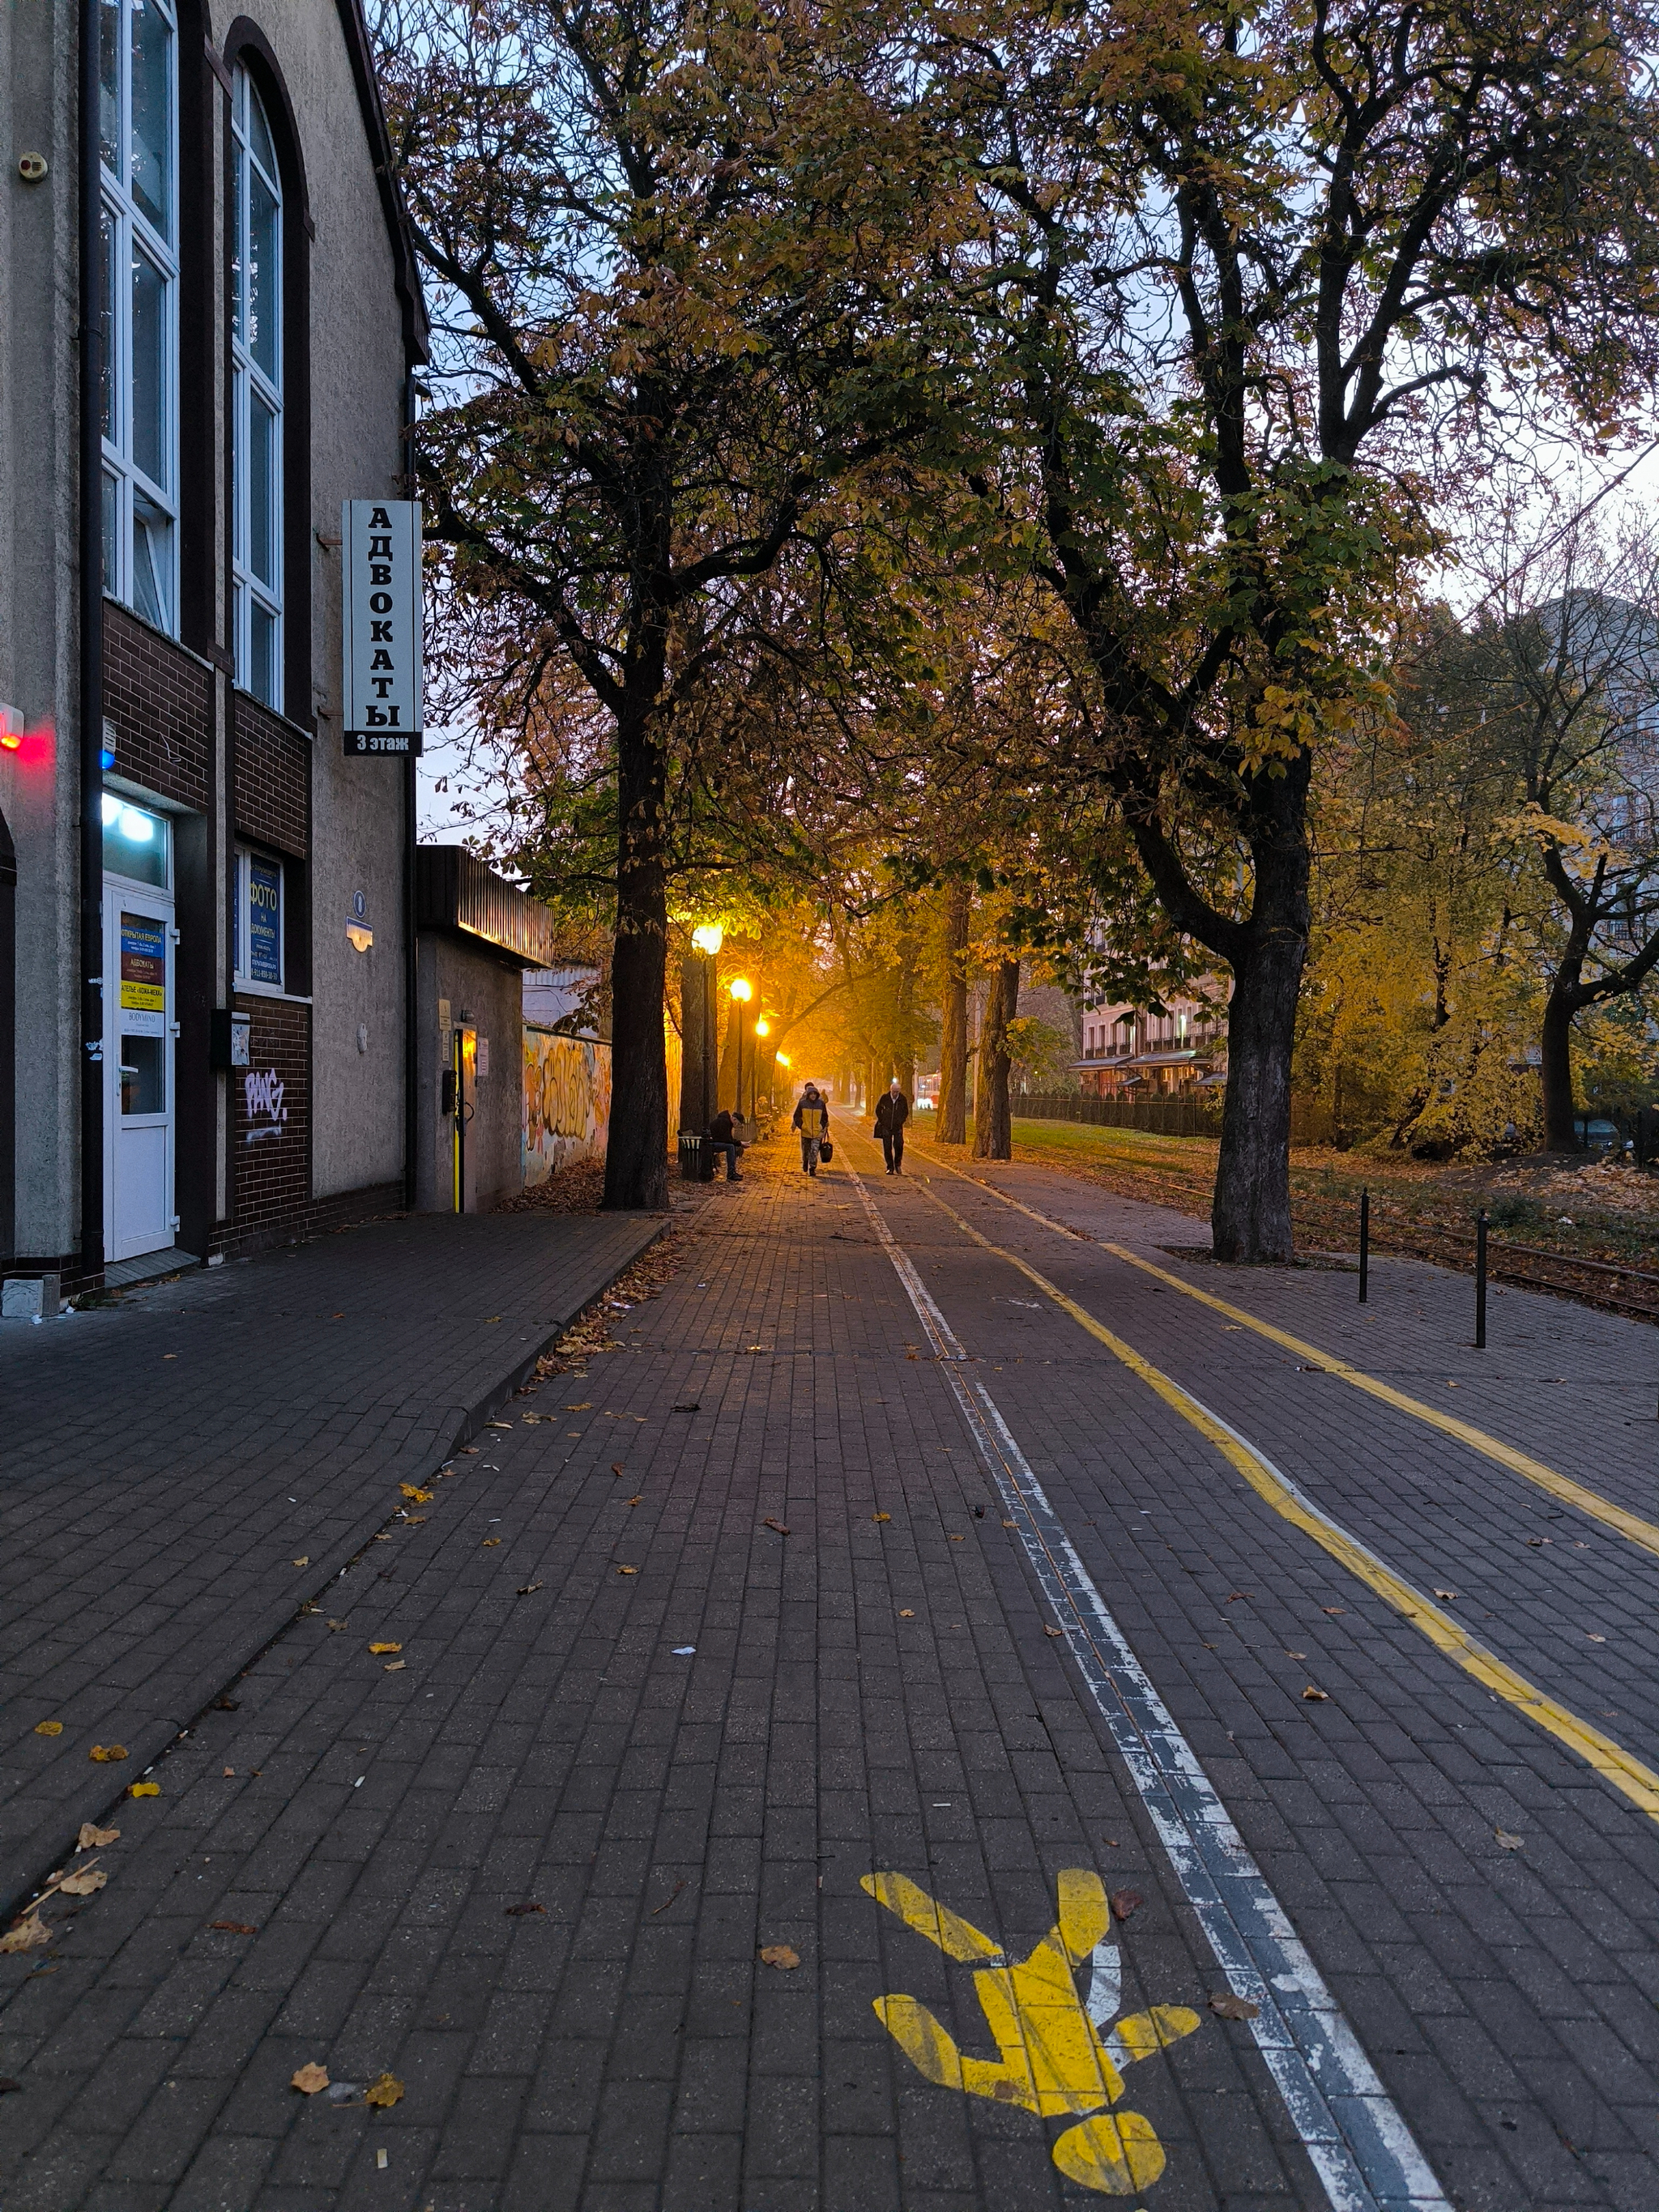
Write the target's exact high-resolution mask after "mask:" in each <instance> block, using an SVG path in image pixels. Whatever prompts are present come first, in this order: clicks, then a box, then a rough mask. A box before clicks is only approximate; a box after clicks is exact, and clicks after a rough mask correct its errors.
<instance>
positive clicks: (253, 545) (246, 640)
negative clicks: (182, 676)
mask: <svg viewBox="0 0 1659 2212" xmlns="http://www.w3.org/2000/svg"><path fill="white" fill-rule="evenodd" d="M231 128H232V133H233V138H234V189H233V197H232V207H231V225H232V228H231V284H232V294H233V300H232V328H231V359H232V371H233V385H234V390H233V396H232V405H233V414H232V418H231V451H232V457H233V465H234V490H235V502H234V542H233V553H232V564H231V567H232V576H233V580H234V599H235V605H234V625H235V629H234V635H235V644H236V681H237V682H238V683H239V684H240V685H241V686H242V688H243V689H244V690H247V691H251V692H252V693H253V695H254V696H255V697H256V698H258V699H263V700H264V701H265V702H266V704H267V705H269V706H272V707H276V708H280V707H281V705H282V703H283V699H282V693H283V186H282V179H281V176H280V174H279V173H278V170H277V167H276V147H275V146H274V145H273V143H272V142H271V135H270V120H269V118H267V116H266V114H265V110H264V102H263V101H262V100H260V98H259V93H258V87H257V86H256V85H255V83H254V82H253V80H252V77H251V76H249V74H248V72H247V70H246V66H239V67H238V69H237V70H236V76H235V91H234V97H233V100H232V103H231Z"/></svg>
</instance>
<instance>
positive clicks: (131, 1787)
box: [127, 1782, 161, 1797]
mask: <svg viewBox="0 0 1659 2212" xmlns="http://www.w3.org/2000/svg"><path fill="white" fill-rule="evenodd" d="M127 1795H128V1796H129V1797H159V1796H161V1784H160V1783H159V1782H129V1783H128V1784H127Z"/></svg>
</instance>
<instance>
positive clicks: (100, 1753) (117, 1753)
mask: <svg viewBox="0 0 1659 2212" xmlns="http://www.w3.org/2000/svg"><path fill="white" fill-rule="evenodd" d="M126 1755H127V1747H126V1746H125V1744H124V1743H95V1744H94V1746H93V1747H92V1749H91V1750H90V1751H89V1752H88V1753H87V1757H88V1759H97V1760H98V1762H99V1763H100V1765H108V1764H109V1763H110V1762H111V1761H112V1760H113V1759H125V1757H126Z"/></svg>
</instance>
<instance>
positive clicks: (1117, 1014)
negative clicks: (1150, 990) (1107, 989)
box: [1073, 983, 1227, 1098]
mask: <svg viewBox="0 0 1659 2212" xmlns="http://www.w3.org/2000/svg"><path fill="white" fill-rule="evenodd" d="M1073 1073H1075V1074H1076V1076H1077V1078H1078V1081H1079V1085H1080V1086H1081V1087H1082V1089H1083V1090H1085V1091H1088V1092H1090V1093H1091V1094H1092V1095H1093V1096H1094V1097H1099V1098H1170V1097H1179V1096H1181V1095H1182V1094H1183V1093H1185V1092H1188V1091H1205V1090H1212V1089H1219V1087H1220V1086H1221V1085H1223V1084H1225V1081H1226V1076H1227V1038H1226V1030H1225V997H1224V995H1223V990H1222V987H1221V986H1220V985H1219V984H1218V985H1216V986H1214V987H1213V988H1212V987H1210V986H1208V985H1207V984H1203V983H1200V984H1199V985H1198V986H1196V987H1194V990H1193V992H1191V993H1190V994H1186V993H1182V994H1175V995H1173V996H1171V997H1170V998H1169V999H1168V1000H1165V1001H1161V1002H1160V1004H1159V1006H1158V1007H1157V1008H1156V1009H1148V1008H1146V1007H1138V1006H1129V1005H1127V1003H1125V1002H1123V1001H1121V1000H1120V1001H1117V1002H1115V1003H1112V1004H1109V1005H1105V1006H1085V1009H1084V1012H1083V1055H1082V1057H1081V1059H1079V1060H1076V1061H1074V1062H1073Z"/></svg>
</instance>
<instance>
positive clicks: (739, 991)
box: [727, 975, 755, 1115]
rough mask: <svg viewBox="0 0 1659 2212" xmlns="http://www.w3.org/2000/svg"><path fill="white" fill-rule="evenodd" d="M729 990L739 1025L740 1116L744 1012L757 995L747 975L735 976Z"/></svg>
mask: <svg viewBox="0 0 1659 2212" xmlns="http://www.w3.org/2000/svg"><path fill="white" fill-rule="evenodd" d="M727 988H728V989H729V990H730V992H731V994H732V1019H733V1020H734V1021H735V1022H736V1023H737V1025H738V1093H737V1098H736V1100H735V1102H734V1103H736V1106H737V1109H738V1115H742V1113H743V1010H744V1007H745V1006H747V1005H748V1003H749V1001H750V999H752V998H753V997H754V995H755V993H754V988H753V986H752V985H751V984H750V981H749V978H748V977H747V976H746V975H734V976H733V977H732V981H731V982H730V984H729V985H728V986H727Z"/></svg>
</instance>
